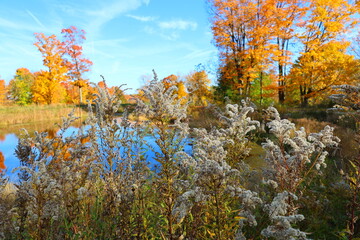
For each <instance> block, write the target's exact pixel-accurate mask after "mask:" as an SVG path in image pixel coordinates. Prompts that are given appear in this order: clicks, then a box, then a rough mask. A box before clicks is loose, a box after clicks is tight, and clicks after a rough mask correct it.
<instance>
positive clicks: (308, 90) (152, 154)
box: [0, 0, 360, 240]
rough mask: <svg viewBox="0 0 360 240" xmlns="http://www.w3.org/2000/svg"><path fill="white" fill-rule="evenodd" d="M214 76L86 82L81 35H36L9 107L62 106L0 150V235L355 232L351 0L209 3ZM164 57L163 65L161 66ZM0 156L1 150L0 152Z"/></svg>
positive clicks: (356, 133) (358, 209)
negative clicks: (49, 122) (45, 125)
mask: <svg viewBox="0 0 360 240" xmlns="http://www.w3.org/2000/svg"><path fill="white" fill-rule="evenodd" d="M206 7H207V9H208V13H209V21H210V27H211V31H212V41H213V44H214V45H215V46H216V48H217V50H218V56H219V58H218V64H217V65H216V66H217V67H216V70H215V71H216V82H215V84H213V85H212V84H211V82H212V81H211V79H210V77H209V73H210V72H211V71H213V69H209V67H208V66H206V65H205V64H199V65H198V66H196V67H195V68H194V70H193V71H191V72H190V73H188V74H187V75H185V76H180V75H175V74H171V75H169V76H166V77H160V78H159V77H158V76H157V74H156V69H155V70H153V78H152V79H148V81H146V82H144V85H143V86H141V87H140V88H139V89H138V90H137V92H136V93H134V94H127V89H126V85H119V86H112V87H110V86H108V85H107V83H106V80H105V79H104V78H102V81H100V82H99V83H97V84H94V83H91V80H90V79H87V77H86V74H87V73H88V72H89V71H91V67H92V65H93V63H92V61H91V60H90V59H88V58H87V57H86V56H85V55H84V54H83V48H82V44H83V43H84V41H85V40H86V37H85V35H86V33H85V31H84V30H81V29H79V28H77V27H75V26H71V27H69V28H64V29H63V30H62V31H61V33H60V35H59V36H57V35H55V34H54V35H50V36H46V35H45V34H43V33H35V35H34V36H35V43H34V47H36V48H37V49H38V50H39V51H40V53H41V55H42V57H43V66H44V68H45V70H39V71H38V72H31V71H29V70H28V69H27V68H24V67H21V68H18V69H17V71H16V73H15V75H14V78H13V79H12V80H10V81H9V84H5V81H4V80H1V81H0V103H1V105H3V106H6V107H8V108H16V107H25V106H31V105H36V106H38V105H56V104H73V105H75V106H77V108H82V109H83V110H84V111H86V112H87V118H86V120H84V121H82V125H81V126H80V127H79V128H77V130H76V131H73V132H72V134H70V135H69V134H68V129H70V128H71V126H72V124H73V122H74V121H76V120H77V119H78V117H77V116H76V114H75V113H76V111H73V112H72V113H71V114H69V115H68V116H67V117H65V118H63V119H62V122H61V123H59V128H60V130H59V131H57V132H50V131H44V132H35V133H31V134H30V133H28V132H27V131H26V130H24V132H23V134H22V137H21V138H20V139H19V142H18V145H17V147H16V149H15V155H16V157H17V158H18V159H19V161H20V166H19V167H18V168H16V169H15V170H14V173H15V174H18V176H19V178H18V181H17V182H11V181H10V180H9V178H8V176H7V175H6V174H5V171H1V169H5V167H6V166H5V165H4V164H3V162H4V160H3V159H1V157H0V238H1V239H39V240H40V239H41V240H42V239H171V240H175V239H178V240H181V239H217V240H222V239H223V240H225V239H238V240H241V239H279V240H289V239H344V240H345V239H350V240H356V239H360V221H359V220H358V218H359V216H360V152H359V150H360V147H359V141H360V125H359V123H360V115H359V109H360V105H359V102H360V85H359V81H360V31H359V25H358V20H359V19H358V17H359V14H360V12H359V11H360V2H359V1H356V2H351V1H350V0H349V1H348V0H333V1H327V0H207V1H206ZM175 71H176V69H174V72H175ZM1 156H2V155H1Z"/></svg>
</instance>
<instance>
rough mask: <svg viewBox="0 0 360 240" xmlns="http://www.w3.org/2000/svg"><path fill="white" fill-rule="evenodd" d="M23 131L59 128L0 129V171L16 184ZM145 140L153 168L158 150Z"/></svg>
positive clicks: (52, 131)
mask: <svg viewBox="0 0 360 240" xmlns="http://www.w3.org/2000/svg"><path fill="white" fill-rule="evenodd" d="M81 124H82V123H81V121H78V122H74V124H73V126H72V127H70V128H68V129H67V131H66V132H65V135H71V134H72V133H76V132H77V130H78V129H79V127H80V126H81ZM23 129H26V130H27V131H28V132H29V134H30V135H31V136H33V134H34V132H35V131H37V132H44V131H46V132H49V133H50V134H56V133H57V132H58V131H59V129H60V128H59V127H58V126H57V125H56V123H54V122H39V123H32V124H19V125H10V126H6V127H0V170H2V171H5V174H6V175H7V176H9V179H10V181H12V182H16V181H17V180H18V176H17V173H13V170H14V169H15V168H16V167H18V166H20V162H19V160H18V159H17V157H16V156H15V149H16V146H17V144H18V140H19V138H20V137H21V136H22V135H23V134H24V130H23ZM145 140H146V141H147V143H148V144H150V146H151V149H153V150H150V149H149V150H148V151H147V152H146V157H147V161H148V162H149V164H150V166H154V165H155V164H156V161H155V160H154V157H155V154H154V151H158V150H159V149H158V147H157V146H156V144H155V141H154V139H152V138H151V137H146V138H145ZM184 151H185V152H187V153H188V154H190V153H191V151H192V147H191V145H190V144H187V145H186V146H185V148H184Z"/></svg>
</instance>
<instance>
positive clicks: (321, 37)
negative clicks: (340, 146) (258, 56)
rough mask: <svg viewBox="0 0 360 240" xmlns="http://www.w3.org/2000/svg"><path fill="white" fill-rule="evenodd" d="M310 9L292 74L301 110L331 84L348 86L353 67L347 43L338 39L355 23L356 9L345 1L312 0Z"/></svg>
mask: <svg viewBox="0 0 360 240" xmlns="http://www.w3.org/2000/svg"><path fill="white" fill-rule="evenodd" d="M309 9H310V11H309V13H308V15H307V17H308V19H306V21H305V22H304V24H303V27H304V29H305V31H304V33H303V34H302V35H301V36H300V40H301V42H302V43H303V46H304V49H303V52H302V53H301V56H300V57H299V59H298V63H297V65H296V67H295V68H294V69H293V70H292V72H293V73H292V75H293V79H292V82H293V84H294V85H295V86H298V87H299V93H300V101H301V104H302V105H303V106H306V105H308V103H309V99H310V98H312V97H315V96H317V95H319V94H323V93H325V92H326V91H327V90H329V89H330V87H331V86H332V85H334V84H341V83H350V82H349V81H351V77H350V76H351V71H353V69H351V68H352V67H351V66H354V64H355V63H354V62H353V61H352V60H353V59H352V57H351V56H349V55H347V54H346V50H347V47H348V46H349V42H348V41H345V40H344V39H341V36H342V34H344V33H345V32H347V31H349V30H350V29H352V28H353V27H354V26H355V25H356V23H357V22H356V20H355V19H354V18H353V16H354V14H355V13H356V8H355V6H354V5H351V4H349V3H348V1H346V0H333V1H328V0H311V2H310V6H309ZM348 71H350V72H348Z"/></svg>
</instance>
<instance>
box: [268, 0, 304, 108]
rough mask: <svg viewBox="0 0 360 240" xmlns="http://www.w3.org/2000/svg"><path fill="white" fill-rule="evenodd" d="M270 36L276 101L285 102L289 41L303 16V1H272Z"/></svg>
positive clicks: (292, 38) (289, 53) (289, 54)
mask: <svg viewBox="0 0 360 240" xmlns="http://www.w3.org/2000/svg"><path fill="white" fill-rule="evenodd" d="M274 5H275V8H274V9H273V10H274V11H273V15H272V20H273V28H272V30H273V31H272V34H273V36H274V38H275V39H274V40H275V43H276V44H275V48H274V51H273V52H272V54H273V58H272V59H273V60H274V62H275V65H276V66H274V67H275V68H276V69H277V84H278V86H277V87H278V99H279V102H280V103H283V102H284V101H285V87H286V83H287V72H288V70H289V69H288V67H289V65H291V55H292V51H291V50H290V43H291V41H294V40H295V37H296V31H295V30H296V23H297V22H298V21H299V20H300V19H301V18H302V17H303V16H304V15H305V13H306V9H307V8H306V7H305V6H304V5H305V4H304V1H303V0H274Z"/></svg>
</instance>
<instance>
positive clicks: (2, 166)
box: [0, 152, 5, 172]
mask: <svg viewBox="0 0 360 240" xmlns="http://www.w3.org/2000/svg"><path fill="white" fill-rule="evenodd" d="M3 169H5V158H4V154H3V153H2V152H0V172H2V170H3Z"/></svg>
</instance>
